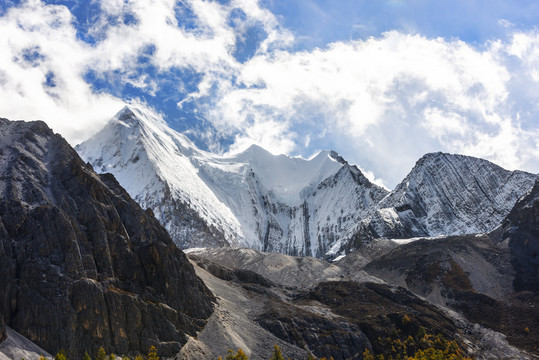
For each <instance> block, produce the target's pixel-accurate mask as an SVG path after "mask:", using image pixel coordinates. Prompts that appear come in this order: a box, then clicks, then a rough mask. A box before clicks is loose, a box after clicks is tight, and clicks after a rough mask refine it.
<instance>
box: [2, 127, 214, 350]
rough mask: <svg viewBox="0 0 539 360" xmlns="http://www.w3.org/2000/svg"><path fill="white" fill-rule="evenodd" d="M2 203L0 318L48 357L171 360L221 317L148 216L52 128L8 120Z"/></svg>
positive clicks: (186, 264)
mask: <svg viewBox="0 0 539 360" xmlns="http://www.w3.org/2000/svg"><path fill="white" fill-rule="evenodd" d="M0 194H1V196H0V289H1V291H0V319H1V318H2V317H3V318H4V321H5V324H6V325H7V326H9V327H11V328H13V329H14V330H16V331H17V332H19V333H20V334H22V335H23V336H25V337H27V338H28V339H30V340H31V341H33V342H35V343H36V344H38V345H39V346H41V347H42V348H43V349H45V350H47V351H48V352H50V353H53V354H54V353H56V352H57V351H59V350H60V349H62V348H63V349H65V350H66V352H67V355H68V356H69V357H70V358H82V355H83V354H84V352H85V351H87V352H88V353H95V352H96V351H97V349H98V348H99V347H100V346H103V347H104V348H105V350H106V351H107V352H114V353H116V354H135V353H139V352H144V353H146V352H147V350H148V348H149V347H150V346H151V345H155V346H157V347H158V348H159V351H160V355H161V356H170V355H173V354H175V353H176V352H178V351H179V349H180V347H181V345H182V344H184V343H185V342H186V341H187V338H186V334H189V335H195V334H196V331H197V330H200V329H201V328H202V327H203V325H204V323H205V319H207V318H208V317H209V316H210V314H211V313H212V300H213V295H212V294H211V293H210V291H209V290H208V289H207V288H206V286H205V285H204V284H203V283H202V282H201V281H200V280H199V278H198V277H197V276H196V275H195V273H194V271H193V268H192V266H191V264H189V262H188V260H187V259H186V257H185V255H184V254H183V253H182V252H181V251H180V250H179V249H178V248H177V247H176V246H175V245H174V243H173V242H172V240H171V239H170V236H169V235H168V234H167V232H166V230H165V229H164V228H163V227H162V226H161V225H160V224H159V223H158V222H157V220H156V219H155V217H154V216H153V214H152V212H151V210H148V211H144V210H142V209H141V208H140V206H139V205H137V204H136V203H135V202H134V201H133V200H132V199H131V198H130V197H129V195H128V194H127V192H125V191H124V190H123V188H121V187H120V185H119V184H118V183H117V182H116V180H115V179H114V177H113V176H112V175H108V174H105V175H97V174H96V173H95V172H94V171H93V169H92V167H91V166H90V165H87V164H84V162H83V161H82V160H81V159H80V158H79V157H78V155H77V153H76V152H75V151H74V150H73V149H72V148H71V147H70V146H69V145H68V143H67V142H66V141H65V140H64V139H63V138H62V137H61V136H59V135H55V134H53V132H52V131H51V130H50V129H49V128H48V127H47V126H46V125H45V123H43V122H39V121H38V122H10V121H8V120H5V119H0ZM0 335H1V332H0Z"/></svg>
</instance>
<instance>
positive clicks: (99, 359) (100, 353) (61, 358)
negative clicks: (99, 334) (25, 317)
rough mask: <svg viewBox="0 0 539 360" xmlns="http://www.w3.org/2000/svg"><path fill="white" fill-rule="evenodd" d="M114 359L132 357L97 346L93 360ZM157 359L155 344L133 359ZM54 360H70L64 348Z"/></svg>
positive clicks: (85, 355) (43, 358)
mask: <svg viewBox="0 0 539 360" xmlns="http://www.w3.org/2000/svg"><path fill="white" fill-rule="evenodd" d="M244 355H245V354H244ZM116 359H121V360H132V358H130V357H129V356H127V355H124V356H122V357H121V358H119V357H117V356H116V354H107V352H106V351H105V349H104V348H103V347H102V346H101V347H100V348H99V350H97V354H96V355H95V360H116ZM159 359H160V358H159V356H158V355H157V348H156V347H155V346H151V347H150V349H149V350H148V356H142V355H137V356H135V358H134V359H133V360H159ZM227 359H228V357H227ZM234 359H238V360H241V359H245V360H247V357H245V358H234ZM39 360H47V359H46V358H45V357H44V356H43V355H41V357H40V358H39ZM54 360H70V359H68V358H67V355H66V353H65V351H64V350H60V351H59V352H58V354H56V356H55V357H54ZM82 360H92V357H91V356H90V355H89V354H88V352H85V353H84V356H83V357H82Z"/></svg>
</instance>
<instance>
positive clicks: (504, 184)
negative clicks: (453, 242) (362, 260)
mask: <svg viewBox="0 0 539 360" xmlns="http://www.w3.org/2000/svg"><path fill="white" fill-rule="evenodd" d="M538 178H539V177H538V175H536V174H530V173H526V172H523V171H508V170H505V169H503V168H501V167H500V166H498V165H495V164H493V163H491V162H489V161H487V160H483V159H478V158H474V157H470V156H464V155H451V154H445V153H432V154H427V155H425V156H423V157H422V158H421V159H419V160H418V162H417V163H416V165H415V167H414V168H413V169H412V171H411V172H410V173H409V174H408V175H407V176H406V178H405V179H404V180H403V181H402V182H401V183H400V184H399V185H398V186H397V187H396V188H395V190H393V191H392V192H391V193H390V194H389V195H388V196H387V197H386V198H384V199H383V200H382V201H381V202H380V203H378V204H377V205H376V207H375V208H374V209H373V211H372V212H371V214H369V216H368V217H366V218H365V219H364V220H362V222H361V224H360V225H359V226H358V227H357V228H356V229H355V230H354V231H355V235H354V237H353V239H354V240H353V241H352V242H351V243H350V244H348V250H351V249H353V248H357V247H358V246H361V243H363V242H368V241H370V240H371V239H374V238H386V239H387V238H389V239H391V238H395V239H404V238H411V237H422V236H440V235H462V234H473V233H487V232H489V231H492V230H493V229H494V228H495V227H497V226H498V225H499V224H500V223H501V222H502V220H503V219H504V217H505V216H507V214H508V213H509V211H511V209H512V207H513V206H514V204H515V203H516V201H517V200H518V198H519V197H520V196H522V194H524V193H525V192H526V191H527V190H528V189H529V188H530V187H531V186H532V185H533V184H534V182H535V181H536V179H538Z"/></svg>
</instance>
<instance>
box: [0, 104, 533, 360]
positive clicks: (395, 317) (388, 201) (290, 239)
mask: <svg viewBox="0 0 539 360" xmlns="http://www.w3.org/2000/svg"><path fill="white" fill-rule="evenodd" d="M115 141H116V142H115ZM91 144H93V145H92V146H90V145H91ZM78 151H79V152H80V153H81V154H83V155H84V154H85V153H88V152H90V151H92V152H94V153H95V154H97V155H98V156H96V157H88V158H87V160H92V163H93V165H92V164H90V163H85V161H83V160H82V159H81V157H79V155H78V154H77V152H76V151H75V150H74V149H73V148H72V147H71V146H70V145H69V144H68V143H67V142H66V141H65V140H64V139H63V138H62V137H61V136H60V135H58V134H54V133H53V132H52V130H50V129H49V128H48V127H47V126H46V124H45V123H43V122H40V121H35V122H23V121H17V122H12V121H9V120H6V119H0V192H1V194H2V195H1V198H0V289H1V290H2V291H1V292H0V359H1V360H4V359H12V358H14V357H16V358H17V359H19V358H21V357H25V358H31V359H33V358H38V357H39V355H40V354H47V353H50V354H55V353H57V352H58V351H60V349H64V350H65V351H66V353H67V355H68V357H69V358H72V359H77V358H82V356H83V354H84V353H86V352H88V353H90V354H92V355H95V354H96V352H97V350H98V348H100V347H103V348H104V349H105V351H106V352H107V353H115V354H117V355H129V356H131V357H133V356H136V355H140V354H144V353H147V351H148V348H149V347H150V346H156V347H157V348H158V351H159V356H161V357H162V358H174V359H186V360H191V359H192V360H194V359H196V360H201V359H207V360H210V359H215V358H217V357H218V356H225V355H226V349H228V348H234V349H236V348H242V349H243V350H244V351H245V353H246V354H247V355H248V356H249V358H251V359H252V360H259V359H260V360H262V359H267V358H269V357H270V356H271V353H272V351H273V346H274V345H276V344H277V345H278V346H279V347H281V349H283V351H284V352H285V354H286V356H287V357H292V358H295V359H303V358H307V355H308V354H313V355H314V356H316V357H318V358H322V357H326V358H329V357H333V358H334V359H336V360H339V359H342V360H344V359H362V358H363V353H364V352H365V351H370V352H372V353H374V354H377V355H382V354H384V355H385V356H386V358H387V357H388V356H389V355H391V356H393V355H395V349H394V348H395V346H396V345H398V344H401V345H402V344H403V343H404V344H407V346H408V350H407V351H408V355H410V354H414V352H415V350H417V349H418V346H420V345H421V344H422V343H425V344H426V343H428V341H427V340H428V339H431V340H432V339H436V343H437V344H438V345H439V344H444V342H443V341H442V340H440V336H443V337H445V338H446V339H449V340H451V341H454V343H452V344H453V345H450V346H451V347H452V348H453V349H455V347H460V348H461V349H463V351H465V352H466V353H467V354H469V355H473V356H474V357H475V358H476V359H535V358H537V356H539V348H538V347H537V344H539V333H537V331H535V329H537V328H539V312H538V311H537V308H536V305H537V303H538V301H539V286H538V284H539V261H538V257H537V254H538V251H539V233H538V229H539V180H538V179H537V175H534V174H529V173H525V172H521V171H513V172H511V171H507V170H504V169H502V168H500V167H498V166H496V165H494V164H492V163H490V162H488V161H485V160H482V159H476V158H472V157H466V156H460V155H449V154H442V153H435V154H427V155H425V156H424V157H423V158H421V159H420V160H419V161H418V162H417V164H416V166H415V167H414V168H413V169H412V171H411V172H410V174H409V175H408V176H407V177H406V178H405V180H404V181H403V182H402V183H401V184H400V185H398V186H397V187H396V189H395V190H393V191H388V190H386V189H384V188H381V187H378V186H376V185H374V184H372V183H371V182H370V181H369V180H368V179H367V178H366V177H365V176H363V174H362V173H361V171H360V169H359V168H358V167H356V166H354V165H350V164H348V163H347V162H346V161H345V160H344V159H342V157H340V156H339V155H338V154H336V153H334V152H331V151H324V152H321V153H319V154H318V155H317V156H315V157H313V158H312V159H310V160H305V159H300V158H291V157H287V156H284V155H280V156H275V155H272V154H270V153H268V152H267V151H265V150H263V149H261V148H260V147H256V146H254V147H251V148H249V149H247V150H245V151H244V152H242V153H239V154H235V155H229V156H216V155H213V154H209V153H207V152H203V151H201V150H199V149H197V148H196V147H195V146H194V145H193V144H192V143H191V142H190V141H189V140H188V139H187V138H186V137H184V136H183V135H181V134H178V133H176V132H174V131H173V130H170V129H169V128H168V127H167V126H166V124H165V123H164V122H162V121H160V120H159V119H158V118H155V117H151V116H149V115H148V114H144V113H142V112H140V111H138V110H136V109H129V108H126V109H124V110H122V111H121V112H120V113H119V114H117V115H116V116H115V117H114V118H113V119H112V120H111V121H110V122H109V124H108V125H107V126H106V127H105V128H104V129H103V130H102V132H101V133H100V134H98V135H97V136H95V137H93V138H92V139H90V140H89V141H88V142H85V143H84V144H82V145H81V146H79V147H78ZM94 168H95V169H96V170H98V171H99V172H103V174H97V173H96V172H95V171H94ZM108 170H111V171H112V172H114V171H117V172H118V174H117V176H118V180H117V179H116V177H115V175H112V174H110V173H109V171H108ZM122 184H124V185H122ZM528 185H529V186H528ZM122 186H125V187H126V189H124V188H123V187H122ZM126 190H127V191H126ZM135 191H139V193H138V195H137V194H135V195H134V196H133V197H134V199H133V198H132V197H131V195H133V193H134V192H135ZM148 191H149V192H148ZM130 194H131V195H130ZM135 200H136V201H135ZM211 201H213V203H212V202H211ZM152 204H153V205H152ZM223 209H225V210H223ZM226 209H228V210H226ZM222 211H223V212H222ZM240 215H241V216H240ZM157 217H159V221H158V219H157ZM498 219H499V220H498ZM160 222H161V224H160ZM264 229H265V230H264ZM167 230H168V231H167ZM169 233H170V234H169ZM171 235H172V236H171ZM182 239H183V240H182ZM173 240H174V241H175V242H179V243H180V245H181V246H184V247H190V249H189V250H188V254H187V256H186V255H185V254H184V252H182V250H180V249H179V248H178V247H177V246H176V245H175V244H174V242H173ZM184 240H185V242H184V243H182V242H181V241H184ZM238 245H242V246H247V247H250V248H245V247H238ZM195 246H199V247H198V248H194V247H195ZM202 246H203V247H204V248H201V247H202ZM261 250H266V251H261ZM268 250H271V251H272V252H268ZM283 253H285V254H283ZM287 253H288V254H287ZM289 254H292V255H301V256H291V255H289ZM304 255H311V256H304ZM312 255H315V256H316V257H312ZM317 257H318V258H317ZM323 257H325V258H330V259H332V260H333V261H332V262H329V261H327V259H322V258H323ZM421 334H423V335H421ZM426 334H430V335H426ZM437 334H438V335H437ZM435 335H437V336H436V337H434V336H435ZM389 341H390V342H389ZM444 341H445V340H444ZM445 344H447V343H445ZM438 345H437V346H438ZM399 346H400V345H398V346H397V347H399ZM421 346H423V345H421ZM440 346H441V345H440ZM414 349H415V350H414ZM399 351H401V350H399Z"/></svg>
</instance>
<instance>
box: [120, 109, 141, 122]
mask: <svg viewBox="0 0 539 360" xmlns="http://www.w3.org/2000/svg"><path fill="white" fill-rule="evenodd" d="M114 119H117V120H121V121H124V122H130V123H131V122H133V120H139V117H138V116H137V115H136V114H135V111H133V109H131V108H130V107H129V106H127V105H126V106H124V107H123V108H122V109H121V110H120V111H118V112H117V113H116V115H114Z"/></svg>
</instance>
